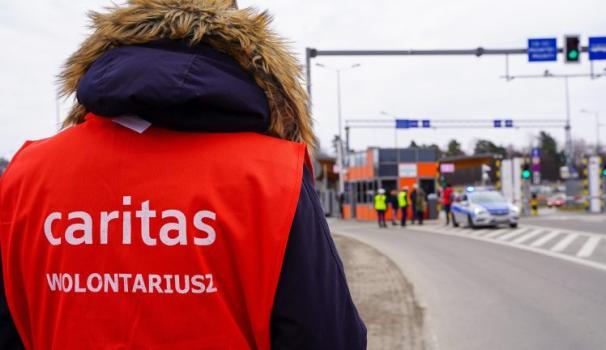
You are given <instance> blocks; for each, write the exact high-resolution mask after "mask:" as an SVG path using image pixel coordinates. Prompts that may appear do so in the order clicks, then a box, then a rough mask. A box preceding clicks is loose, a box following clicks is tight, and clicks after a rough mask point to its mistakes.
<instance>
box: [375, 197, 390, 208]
mask: <svg viewBox="0 0 606 350" xmlns="http://www.w3.org/2000/svg"><path fill="white" fill-rule="evenodd" d="M375 209H376V210H387V196H386V195H384V194H378V195H376V196H375Z"/></svg>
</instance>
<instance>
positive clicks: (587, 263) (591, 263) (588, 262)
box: [337, 230, 606, 272]
mask: <svg viewBox="0 0 606 350" xmlns="http://www.w3.org/2000/svg"><path fill="white" fill-rule="evenodd" d="M337 231H341V230H337ZM430 232H432V233H434V234H439V235H440V234H441V235H449V234H447V233H440V232H436V231H430ZM337 233H338V232H337ZM552 233H556V234H559V232H552ZM348 236H349V237H352V238H356V239H358V240H359V241H362V242H365V241H364V240H363V239H360V238H357V237H356V236H351V235H348ZM451 236H452V235H451ZM457 236H458V237H463V238H467V239H474V240H477V241H484V242H486V243H492V244H499V245H503V246H507V247H511V248H515V249H520V250H525V251H528V252H533V253H536V254H541V255H545V256H549V257H552V258H556V259H560V260H565V261H568V262H571V263H574V264H577V265H582V266H587V267H591V268H594V269H597V270H600V271H604V272H606V264H603V263H599V262H597V261H592V260H587V259H581V258H577V257H576V256H571V255H566V254H563V253H556V252H552V251H549V250H545V249H542V248H534V247H532V246H527V245H521V244H513V243H511V242H504V241H497V240H494V239H487V238H484V237H475V236H469V235H457Z"/></svg>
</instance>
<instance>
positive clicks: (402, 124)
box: [396, 119, 410, 129]
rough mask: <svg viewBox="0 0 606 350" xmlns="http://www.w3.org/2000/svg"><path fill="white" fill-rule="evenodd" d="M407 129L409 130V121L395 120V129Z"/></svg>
mask: <svg viewBox="0 0 606 350" xmlns="http://www.w3.org/2000/svg"><path fill="white" fill-rule="evenodd" d="M409 128H410V120H409V119H396V129H409Z"/></svg>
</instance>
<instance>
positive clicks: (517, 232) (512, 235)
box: [497, 229, 525, 241]
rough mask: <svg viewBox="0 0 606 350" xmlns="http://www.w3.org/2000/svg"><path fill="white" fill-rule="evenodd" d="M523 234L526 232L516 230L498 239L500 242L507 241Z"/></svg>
mask: <svg viewBox="0 0 606 350" xmlns="http://www.w3.org/2000/svg"><path fill="white" fill-rule="evenodd" d="M522 232H525V230H522V229H518V230H514V231H512V232H510V233H508V234H506V235H502V236H501V237H499V238H497V239H498V240H499V241H507V240H509V239H511V238H513V237H515V236H517V235H519V234H521V233H522Z"/></svg>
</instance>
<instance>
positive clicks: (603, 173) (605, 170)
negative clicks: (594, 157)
mask: <svg viewBox="0 0 606 350" xmlns="http://www.w3.org/2000/svg"><path fill="white" fill-rule="evenodd" d="M602 176H604V177H606V168H604V169H602Z"/></svg>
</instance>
